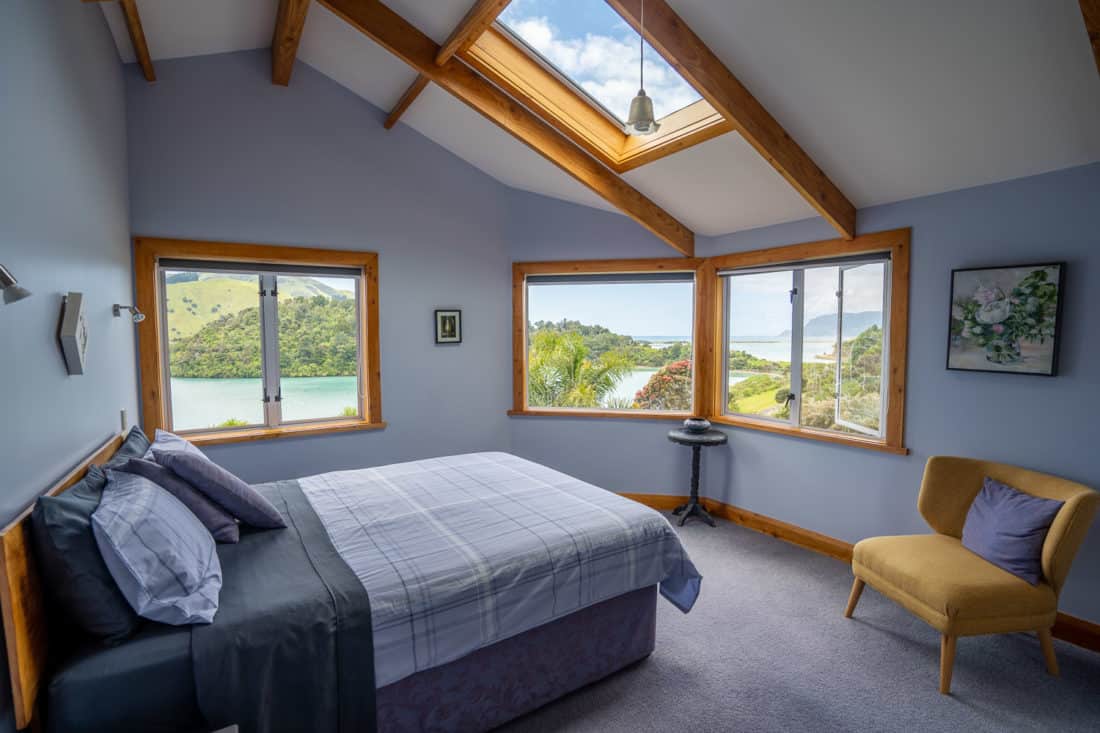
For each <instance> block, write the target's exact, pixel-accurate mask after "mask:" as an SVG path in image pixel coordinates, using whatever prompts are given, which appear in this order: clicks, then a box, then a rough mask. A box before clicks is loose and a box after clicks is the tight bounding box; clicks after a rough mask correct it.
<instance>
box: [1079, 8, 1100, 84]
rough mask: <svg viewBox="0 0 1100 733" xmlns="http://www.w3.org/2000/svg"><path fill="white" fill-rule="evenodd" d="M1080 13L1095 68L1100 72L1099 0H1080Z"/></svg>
mask: <svg viewBox="0 0 1100 733" xmlns="http://www.w3.org/2000/svg"><path fill="white" fill-rule="evenodd" d="M1081 15H1083V16H1084V18H1085V30H1087V31H1088V33H1089V41H1090V42H1091V43H1092V55H1093V57H1094V58H1095V59H1096V70H1097V71H1098V72H1100V0H1081Z"/></svg>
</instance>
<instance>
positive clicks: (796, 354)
mask: <svg viewBox="0 0 1100 733" xmlns="http://www.w3.org/2000/svg"><path fill="white" fill-rule="evenodd" d="M888 277H889V259H882V258H881V256H876V257H873V258H872V259H867V260H857V261H854V262H853V261H845V262H843V263H834V264H829V263H816V264H812V265H802V266H797V267H781V268H780V269H776V270H772V269H766V270H763V271H748V272H746V271H737V270H733V271H730V272H724V273H722V278H723V280H724V281H725V288H726V298H725V300H726V303H727V309H726V324H727V329H728V333H729V338H728V340H727V345H726V353H727V360H728V364H729V380H728V382H727V392H726V406H725V408H726V409H725V411H726V413H727V414H736V415H751V416H753V417H758V418H764V419H768V420H775V421H778V422H784V423H788V424H790V425H795V426H800V427H804V428H812V429H818V430H828V431H835V432H841V433H849V434H857V435H869V436H871V437H875V438H881V437H882V426H883V421H882V411H883V408H884V406H885V404H886V400H885V398H884V394H883V385H884V384H885V382H884V380H883V378H882V375H883V369H884V367H885V360H884V358H883V356H884V346H885V343H886V325H887V322H886V321H887V314H888V311H887V307H886V305H887V304H886V299H885V295H886V292H887V290H886V284H887V281H888V280H887V279H888Z"/></svg>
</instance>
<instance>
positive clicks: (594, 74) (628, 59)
mask: <svg viewBox="0 0 1100 733" xmlns="http://www.w3.org/2000/svg"><path fill="white" fill-rule="evenodd" d="M497 20H498V22H499V23H500V24H501V25H502V26H503V27H504V28H505V29H506V30H507V31H509V32H510V33H511V34H512V35H514V36H515V37H516V38H518V39H519V40H521V41H522V42H523V43H524V44H525V45H526V46H528V47H529V48H530V49H531V50H533V51H534V52H535V53H536V54H538V55H539V56H540V57H541V58H542V59H543V60H544V61H546V62H548V63H549V64H550V65H551V66H553V67H554V68H555V69H556V70H557V71H558V72H559V73H560V74H561V75H562V76H564V77H565V78H566V79H568V80H569V81H570V82H572V83H573V84H574V85H575V86H576V87H578V88H579V89H580V90H582V91H583V92H584V93H585V94H586V95H587V96H588V97H589V98H591V99H592V100H593V101H594V102H596V104H598V105H599V106H600V107H602V108H603V109H604V110H606V111H607V112H608V113H609V114H610V115H611V116H612V117H614V118H615V119H616V120H618V121H619V123H620V124H621V123H622V120H623V119H625V117H626V114H627V111H628V110H629V109H630V100H631V99H633V97H634V95H635V94H637V92H638V33H637V32H636V31H635V30H634V29H633V28H631V27H630V25H628V24H627V23H626V21H624V20H623V19H622V18H621V17H620V16H619V14H618V13H616V12H615V11H614V10H612V9H611V7H610V6H609V5H608V4H607V3H605V2H603V0H585V1H584V2H580V0H513V1H512V2H511V3H510V4H509V5H508V7H507V8H505V9H504V12H503V13H501V14H500V16H499V17H498V18H497ZM645 86H646V92H647V93H648V94H649V96H650V97H652V98H653V107H654V112H655V115H656V117H657V119H661V118H663V117H665V116H667V115H670V114H672V113H673V112H676V111H678V110H680V109H683V108H684V107H687V106H688V105H689V104H692V103H694V102H697V101H699V100H700V99H701V98H702V97H701V96H700V95H699V93H698V92H697V91H695V89H694V88H693V87H692V86H691V85H690V84H688V83H687V82H686V81H684V79H683V77H681V76H680V75H679V74H678V73H676V70H675V69H673V68H672V67H671V66H670V65H669V64H668V63H667V62H666V61H665V60H664V59H663V58H661V56H660V55H659V54H658V53H657V52H656V51H655V50H654V49H653V48H652V47H651V46H650V45H649V44H648V43H647V44H646V48H645Z"/></svg>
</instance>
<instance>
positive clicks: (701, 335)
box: [508, 229, 911, 455]
mask: <svg viewBox="0 0 1100 733" xmlns="http://www.w3.org/2000/svg"><path fill="white" fill-rule="evenodd" d="M910 238H911V230H910V229H894V230H890V231H884V232H876V233H874V234H865V235H862V236H858V237H856V238H855V239H851V240H847V239H829V240H824V241H820V242H808V243H803V244H793V245H787V246H781V247H772V248H768V249H760V250H754V251H750V252H738V253H734V254H727V255H719V256H715V257H708V258H702V259H700V258H696V259H686V258H685V259H676V258H672V259H656V260H581V261H570V262H517V263H514V264H513V266H512V328H513V331H512V382H513V396H512V403H513V406H512V409H511V410H510V411H509V412H508V414H509V415H513V416H528V415H536V416H544V417H550V416H553V417H612V418H643V419H675V420H678V419H682V418H683V417H685V416H686V415H687V413H654V412H641V411H634V412H631V413H626V412H624V411H618V410H575V409H545V408H536V409H527V393H526V391H527V371H526V364H527V361H526V360H527V312H526V311H527V307H526V295H527V287H526V277H527V275H533V274H539V275H543V274H553V275H570V274H578V275H584V274H599V273H637V272H662V271H666V272H667V271H688V270H695V273H696V275H695V323H694V340H695V343H694V351H695V364H694V378H695V379H694V387H695V393H694V395H693V403H694V409H693V412H692V414H699V415H703V416H705V417H706V418H707V419H708V420H710V421H711V422H712V423H716V424H720V425H728V426H730V427H735V428H745V429H749V430H760V431H764V432H768V433H775V434H779V435H786V436H791V437H798V438H806V439H809V440H817V441H822V442H827V443H834V444H839V445H846V446H852V447H857V448H866V449H870V450H876V451H883V452H887V453H895V454H900V455H905V454H907V453H908V452H909V450H908V448H906V447H905V385H906V366H907V359H908V355H907V351H908V342H909V252H910ZM886 253H888V254H889V255H890V278H889V290H890V293H889V299H888V304H889V329H888V334H887V341H888V343H887V344H886V349H887V352H888V359H887V370H886V375H885V379H886V389H885V395H886V400H887V406H886V423H885V430H884V435H883V437H882V438H872V437H864V436H859V435H848V434H844V433H837V432H831V431H826V430H817V429H813V428H803V427H798V426H793V425H784V424H781V423H776V422H774V421H770V420H762V419H756V418H752V417H748V416H742V415H728V414H726V413H725V409H724V407H725V406H724V405H723V404H722V403H723V401H724V397H725V388H724V385H723V384H722V382H721V381H720V380H722V379H724V378H725V373H726V369H725V364H724V363H723V361H724V360H725V358H726V354H725V351H726V349H725V346H724V344H723V340H724V330H725V311H726V303H725V289H724V288H723V287H722V286H721V285H722V283H721V277H722V276H721V275H720V274H719V273H720V272H722V271H729V270H735V269H741V268H758V267H766V266H774V265H793V266H798V265H805V264H812V263H813V262H814V261H817V260H829V259H834V258H837V257H848V256H853V255H873V254H886Z"/></svg>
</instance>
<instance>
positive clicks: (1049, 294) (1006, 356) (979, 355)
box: [947, 262, 1066, 377]
mask: <svg viewBox="0 0 1100 733" xmlns="http://www.w3.org/2000/svg"><path fill="white" fill-rule="evenodd" d="M1065 275H1066V265H1065V263H1064V262H1054V263H1051V264H1040V265H1016V266H1013V267H986V268H971V269H965V270H953V271H952V272H951V328H950V331H949V335H948V342H947V368H948V369H962V370H965V371H979V372H1009V373H1013V374H1037V375H1041V376H1046V377H1053V376H1054V375H1055V374H1057V373H1058V335H1059V331H1060V330H1061V325H1062V289H1063V284H1064V282H1065Z"/></svg>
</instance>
